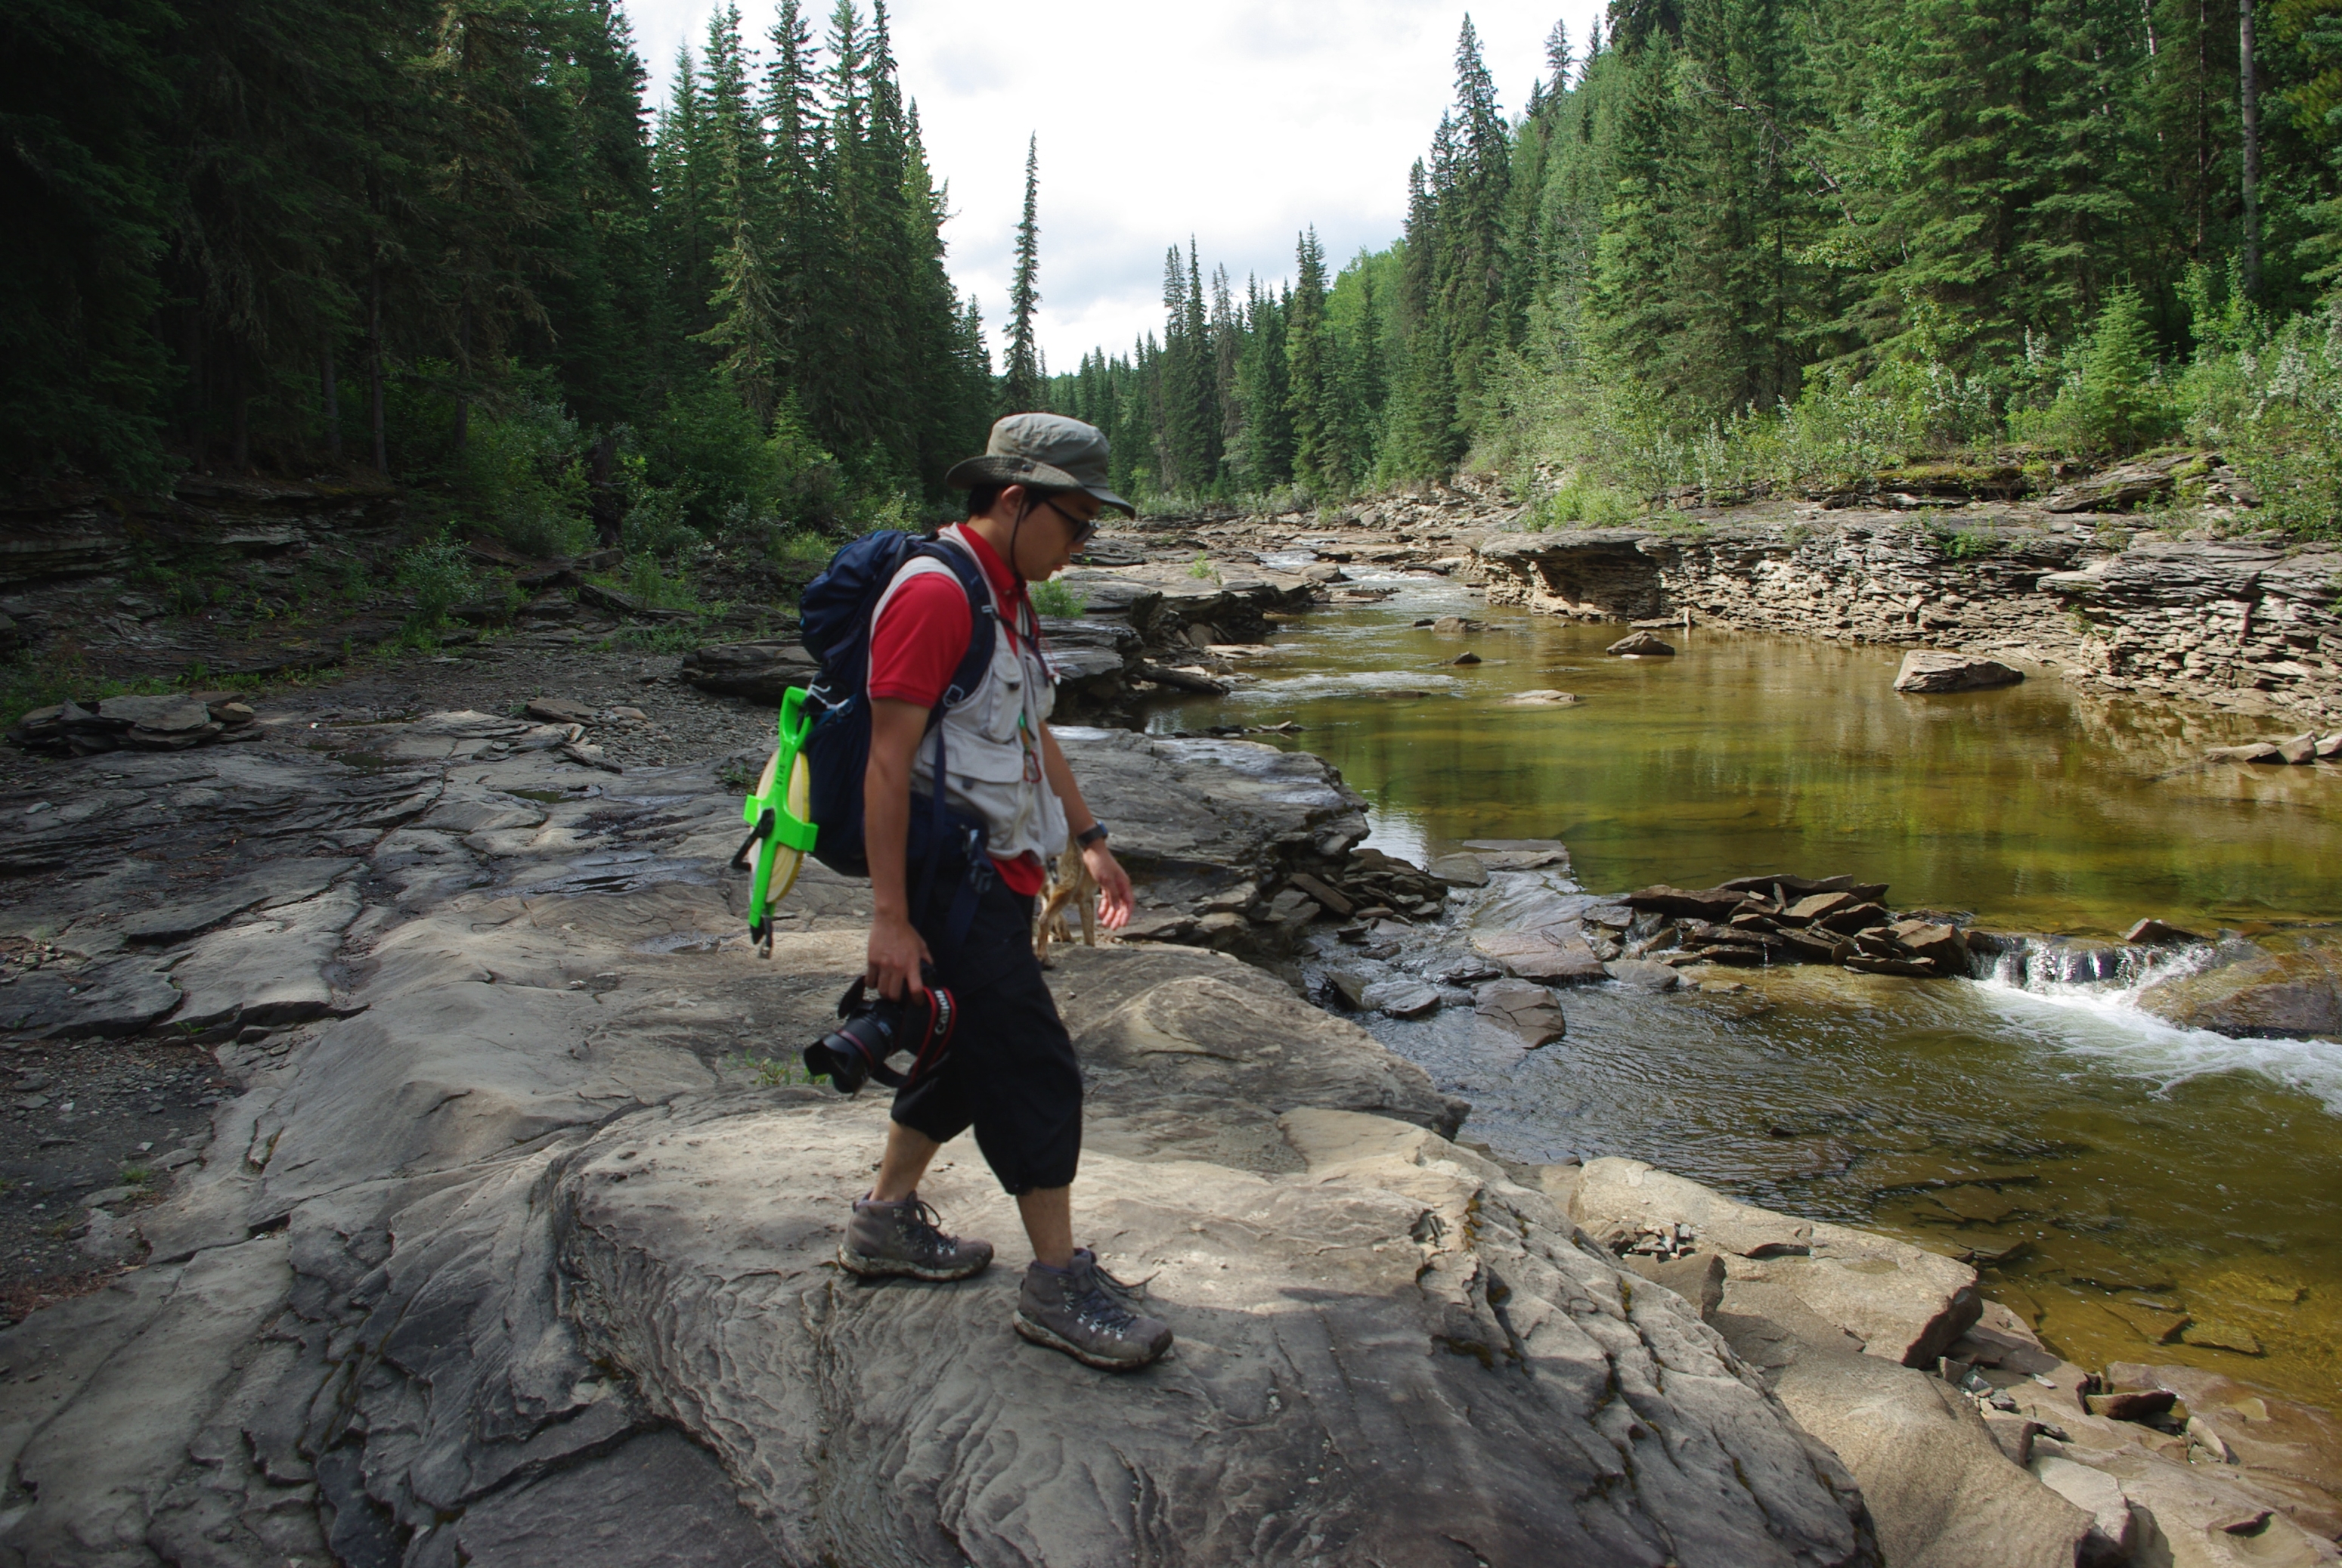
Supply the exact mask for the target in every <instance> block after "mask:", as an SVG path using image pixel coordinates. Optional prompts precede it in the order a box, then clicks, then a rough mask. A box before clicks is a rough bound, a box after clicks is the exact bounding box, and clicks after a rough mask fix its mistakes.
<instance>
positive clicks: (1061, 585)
mask: <svg viewBox="0 0 2342 1568" xmlns="http://www.w3.org/2000/svg"><path fill="white" fill-rule="evenodd" d="M1033 608H1034V609H1035V610H1036V612H1038V613H1039V614H1044V615H1063V616H1068V617H1070V616H1074V615H1079V614H1083V613H1085V612H1086V611H1087V610H1088V608H1089V605H1088V604H1085V603H1084V602H1083V600H1082V596H1081V595H1080V594H1076V593H1075V592H1074V591H1073V589H1072V588H1071V587H1069V586H1067V585H1066V582H1065V580H1064V579H1062V578H1058V577H1052V578H1050V579H1049V580H1048V581H1047V582H1046V583H1036V584H1033Z"/></svg>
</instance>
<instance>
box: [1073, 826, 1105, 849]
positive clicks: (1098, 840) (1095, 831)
mask: <svg viewBox="0 0 2342 1568" xmlns="http://www.w3.org/2000/svg"><path fill="white" fill-rule="evenodd" d="M1105 842H1106V824H1104V823H1102V822H1094V823H1092V824H1090V825H1089V826H1087V827H1086V828H1084V829H1083V830H1082V831H1081V832H1079V833H1077V834H1074V843H1075V844H1077V845H1079V846H1080V847H1081V848H1083V849H1087V848H1089V846H1090V845H1092V844H1104V843H1105Z"/></svg>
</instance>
